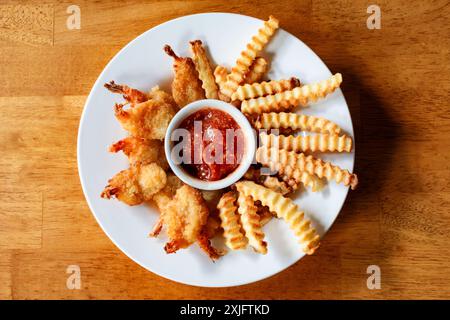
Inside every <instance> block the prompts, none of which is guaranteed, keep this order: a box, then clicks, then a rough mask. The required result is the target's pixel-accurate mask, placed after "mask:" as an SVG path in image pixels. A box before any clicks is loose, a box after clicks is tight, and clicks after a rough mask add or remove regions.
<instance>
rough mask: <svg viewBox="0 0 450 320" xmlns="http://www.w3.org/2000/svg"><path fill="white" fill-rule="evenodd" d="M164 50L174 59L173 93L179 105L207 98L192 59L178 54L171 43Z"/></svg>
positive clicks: (182, 105)
mask: <svg viewBox="0 0 450 320" xmlns="http://www.w3.org/2000/svg"><path fill="white" fill-rule="evenodd" d="M164 51H165V52H166V53H167V54H168V55H169V56H171V57H172V58H173V59H174V62H173V69H174V73H175V77H174V79H173V81H172V95H173V98H174V99H175V102H176V103H177V104H178V106H179V107H180V108H182V107H184V106H185V105H187V104H189V103H191V102H193V101H196V100H201V99H205V90H203V88H202V81H201V80H200V78H199V74H198V72H197V70H196V68H195V64H194V62H193V61H192V59H191V58H182V57H179V56H177V55H176V54H175V52H174V51H173V50H172V48H171V47H170V46H169V45H165V46H164Z"/></svg>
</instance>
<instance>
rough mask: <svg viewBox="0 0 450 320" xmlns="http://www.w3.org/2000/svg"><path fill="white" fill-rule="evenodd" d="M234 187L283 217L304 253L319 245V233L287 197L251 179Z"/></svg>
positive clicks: (308, 252) (313, 249)
mask: <svg viewBox="0 0 450 320" xmlns="http://www.w3.org/2000/svg"><path fill="white" fill-rule="evenodd" d="M236 189H237V190H238V191H239V193H242V194H243V195H245V196H250V197H252V198H253V199H254V200H258V201H261V204H262V205H263V206H267V207H268V208H269V210H270V211H271V212H275V213H276V214H277V216H278V217H279V218H282V219H284V220H285V221H286V222H287V223H288V224H289V227H290V228H291V229H292V230H293V231H294V233H295V235H296V236H297V238H298V239H299V243H300V245H301V247H302V249H303V251H304V252H305V253H306V254H313V253H314V251H315V250H316V249H317V248H318V247H319V239H320V237H319V235H318V234H317V232H316V229H314V228H313V227H312V226H311V221H310V220H309V219H308V218H306V217H305V214H304V213H303V211H301V210H299V209H298V207H297V205H296V204H295V203H294V202H293V201H292V200H291V199H289V198H285V197H283V196H282V195H281V194H279V193H278V192H275V191H272V190H270V189H268V188H265V187H263V186H261V185H258V184H256V183H254V182H252V181H241V182H238V183H236Z"/></svg>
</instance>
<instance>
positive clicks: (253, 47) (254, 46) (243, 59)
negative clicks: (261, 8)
mask: <svg viewBox="0 0 450 320" xmlns="http://www.w3.org/2000/svg"><path fill="white" fill-rule="evenodd" d="M278 26H279V22H278V20H277V19H276V18H275V17H273V16H270V17H269V20H268V21H264V25H263V27H262V28H260V29H259V30H258V33H257V34H256V35H255V36H253V37H252V39H251V41H250V42H249V43H248V44H247V46H246V48H245V50H244V51H242V52H241V54H240V56H239V58H238V59H237V60H236V64H235V66H234V67H233V68H232V69H231V73H230V74H229V75H228V77H227V82H226V83H225V85H224V88H223V90H222V93H223V94H224V95H225V96H227V97H230V98H231V95H232V94H233V92H235V91H236V89H237V87H238V86H239V85H240V84H241V83H243V81H244V78H245V75H246V74H247V73H248V72H249V69H250V66H251V64H252V63H253V61H254V60H255V58H256V56H257V55H258V53H260V52H261V51H262V50H263V49H264V47H265V46H266V44H267V43H268V42H269V40H270V38H271V37H272V36H273V34H274V33H275V31H276V30H277V29H278Z"/></svg>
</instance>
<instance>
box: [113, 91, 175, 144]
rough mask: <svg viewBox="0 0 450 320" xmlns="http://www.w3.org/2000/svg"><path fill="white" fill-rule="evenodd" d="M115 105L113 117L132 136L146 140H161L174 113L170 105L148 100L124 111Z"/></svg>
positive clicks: (121, 107)
mask: <svg viewBox="0 0 450 320" xmlns="http://www.w3.org/2000/svg"><path fill="white" fill-rule="evenodd" d="M123 107H124V106H123V105H120V104H116V106H115V115H116V118H117V120H119V122H120V124H121V125H122V127H123V128H124V129H125V130H127V131H128V132H129V133H130V134H131V135H132V136H134V137H139V138H144V139H147V140H152V139H157V140H163V139H164V136H165V134H166V130H167V127H168V125H169V123H170V120H171V119H172V118H173V116H174V115H175V113H176V109H175V108H174V106H173V105H172V104H168V103H162V102H160V101H157V100H154V99H152V100H148V101H145V102H142V103H139V104H137V105H135V106H134V107H132V108H128V109H127V110H125V109H124V108H123Z"/></svg>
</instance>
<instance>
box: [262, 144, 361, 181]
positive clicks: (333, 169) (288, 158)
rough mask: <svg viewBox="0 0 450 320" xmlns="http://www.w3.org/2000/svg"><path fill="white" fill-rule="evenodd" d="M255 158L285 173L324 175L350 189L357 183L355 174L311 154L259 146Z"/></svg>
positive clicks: (321, 176) (320, 176)
mask: <svg viewBox="0 0 450 320" xmlns="http://www.w3.org/2000/svg"><path fill="white" fill-rule="evenodd" d="M256 159H257V161H258V162H260V163H261V164H263V165H266V166H269V167H274V169H273V170H277V169H278V170H279V171H280V172H284V173H285V174H292V172H296V170H298V171H297V172H307V173H308V174H311V175H316V176H318V177H319V178H323V177H325V178H326V179H327V180H328V181H331V180H334V181H336V182H337V183H341V182H342V183H343V184H344V185H345V186H350V187H351V188H352V190H354V189H356V186H357V185H358V177H357V175H356V174H354V173H350V172H348V170H345V169H341V168H340V167H338V166H335V165H333V164H331V163H330V162H326V161H323V160H321V159H317V158H314V157H313V156H305V155H304V154H303V153H296V152H293V151H286V150H284V149H278V148H266V147H260V148H258V150H257V151H256ZM288 169H289V170H288Z"/></svg>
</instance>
